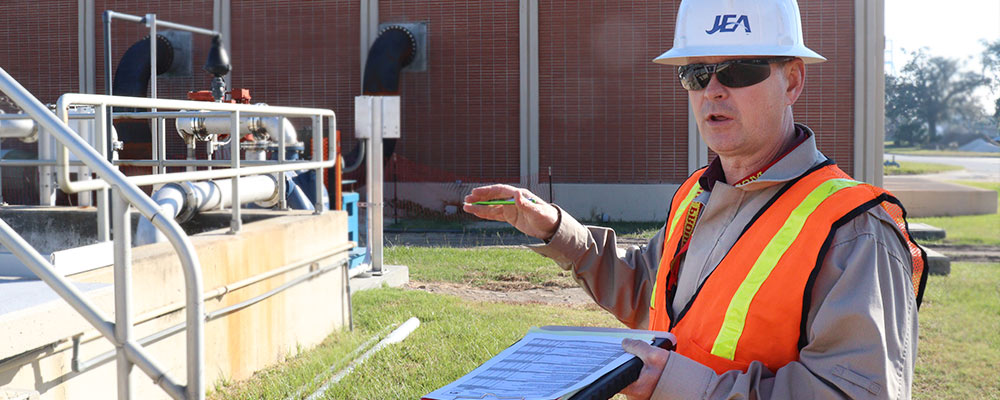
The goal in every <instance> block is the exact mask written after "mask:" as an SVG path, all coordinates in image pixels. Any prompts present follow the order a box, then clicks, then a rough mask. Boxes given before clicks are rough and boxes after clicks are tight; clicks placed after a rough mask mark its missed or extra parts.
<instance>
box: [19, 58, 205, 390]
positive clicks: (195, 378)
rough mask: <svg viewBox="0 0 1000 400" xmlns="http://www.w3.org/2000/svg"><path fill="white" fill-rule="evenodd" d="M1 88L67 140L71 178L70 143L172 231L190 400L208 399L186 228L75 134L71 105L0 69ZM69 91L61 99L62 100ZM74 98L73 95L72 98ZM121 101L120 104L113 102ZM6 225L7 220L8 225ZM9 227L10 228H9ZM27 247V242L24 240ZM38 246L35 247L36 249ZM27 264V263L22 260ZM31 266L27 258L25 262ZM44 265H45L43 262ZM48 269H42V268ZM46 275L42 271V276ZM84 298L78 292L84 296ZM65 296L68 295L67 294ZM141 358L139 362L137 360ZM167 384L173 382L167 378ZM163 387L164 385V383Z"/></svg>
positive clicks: (197, 289)
mask: <svg viewBox="0 0 1000 400" xmlns="http://www.w3.org/2000/svg"><path fill="white" fill-rule="evenodd" d="M0 91H3V92H4V93H5V94H7V96H8V97H9V98H10V99H11V100H13V101H14V103H15V104H17V105H18V106H19V107H21V109H22V110H24V111H25V112H26V113H27V114H29V115H31V116H32V118H34V119H35V120H36V121H37V122H38V123H39V124H40V125H41V126H42V127H44V128H45V129H47V130H48V131H49V132H50V133H51V136H53V137H54V138H55V139H57V140H58V142H59V143H60V144H61V151H60V152H58V153H59V155H60V156H61V158H60V159H59V161H60V164H62V165H63V168H62V172H63V173H65V174H66V175H67V176H68V168H65V166H66V161H67V159H68V157H67V147H68V148H69V149H70V150H72V151H73V154H75V155H76V156H77V157H78V158H79V159H80V160H82V161H83V162H84V163H85V164H87V166H88V167H90V168H91V169H92V170H94V172H96V173H97V175H98V176H100V177H101V178H102V180H94V181H103V180H106V181H110V182H112V183H114V185H115V186H118V188H117V190H120V191H121V195H122V196H123V197H125V199H127V200H128V201H129V203H131V204H133V205H135V206H136V209H138V210H139V212H140V213H142V215H144V216H146V217H147V218H151V219H153V220H154V221H153V222H154V225H156V226H157V227H159V228H160V229H162V230H165V231H167V236H168V239H169V240H170V242H171V244H172V245H173V247H174V248H175V249H176V250H177V253H178V257H179V258H180V262H181V266H182V270H183V271H184V283H185V291H186V292H185V297H186V299H187V300H188V304H190V306H189V307H188V313H187V318H188V327H189V328H188V342H187V343H188V346H187V347H188V348H187V361H188V363H187V367H188V369H187V372H188V374H187V375H188V376H187V378H188V380H187V387H186V389H187V394H188V397H189V398H192V399H204V397H205V383H204V380H203V379H202V378H203V376H202V367H203V366H204V336H203V334H204V325H203V324H202V319H201V318H202V316H203V313H204V303H203V302H202V301H201V292H202V280H201V274H200V271H201V266H200V265H199V263H198V259H197V257H196V255H195V254H196V253H195V252H194V247H193V246H192V245H191V242H190V240H189V239H188V237H187V235H186V234H185V233H184V231H183V230H181V228H180V226H179V225H177V223H176V222H174V221H173V220H166V219H164V218H163V217H161V216H158V215H157V214H158V212H159V210H158V207H157V206H156V204H155V203H153V201H152V200H151V199H150V198H149V197H147V196H146V194H145V193H144V192H143V191H142V190H141V189H139V187H138V186H136V185H135V184H132V183H130V182H129V181H128V180H127V179H126V178H125V176H124V175H123V174H122V173H121V172H120V171H118V170H117V169H116V168H115V167H114V166H112V165H111V164H109V163H108V162H107V161H105V160H104V158H103V157H102V156H101V155H100V154H98V153H97V152H96V151H95V150H94V149H93V148H91V147H90V146H89V145H88V144H87V143H85V142H84V141H83V140H82V139H81V138H80V137H79V136H77V135H76V134H75V133H73V131H72V130H70V129H69V127H68V126H66V123H65V122H64V121H67V120H68V119H67V117H68V115H67V114H68V112H67V109H66V108H64V107H61V108H60V110H59V118H57V117H56V116H55V115H53V114H52V113H51V112H49V110H48V108H46V107H45V105H43V104H42V103H41V102H40V101H38V99H37V98H35V97H34V96H32V95H31V94H30V92H28V90H27V89H25V88H24V87H23V86H21V84H20V83H18V82H17V81H16V80H14V78H12V77H11V76H10V74H8V73H7V71H6V70H4V69H3V68H0ZM86 96H98V97H100V98H113V97H111V96H100V95H86ZM65 97H66V95H63V97H61V98H60V100H62V99H63V98H65ZM71 98H72V96H71ZM99 104H104V103H102V102H97V103H96V104H94V105H99ZM109 105H117V104H109ZM4 225H6V224H4ZM8 228H9V227H8ZM11 244H12V246H7V247H8V249H10V250H12V251H14V250H15V249H16V247H15V246H13V244H14V243H11ZM18 244H20V245H22V246H27V243H18ZM32 250H34V249H32ZM34 256H36V257H38V258H40V256H38V253H37V252H34ZM22 262H25V261H24V260H22ZM25 263H26V264H27V262H25ZM42 265H44V264H42ZM39 269H42V268H39ZM33 272H35V273H36V275H38V274H39V272H41V273H42V274H45V273H46V272H48V273H49V274H54V273H53V272H51V271H33ZM39 276H41V275H39ZM60 278H61V277H60ZM46 282H47V283H49V285H50V286H51V285H54V284H58V283H62V284H64V285H65V284H66V283H65V282H62V281H56V282H55V283H50V282H48V281H46ZM70 289H73V290H75V288H72V287H70ZM70 293H73V292H70ZM78 297H79V296H77V298H78ZM64 298H65V297H64ZM78 312H80V313H81V314H85V315H86V314H88V313H94V311H93V309H88V308H84V306H80V309H79V310H78ZM97 315H98V314H93V315H92V318H94V319H93V321H91V322H92V324H94V325H95V326H101V329H103V330H104V331H102V333H106V335H105V336H107V337H109V338H111V339H112V340H113V338H114V335H113V333H114V332H112V330H111V329H110V327H109V326H105V325H100V324H102V323H103V324H108V322H107V320H105V319H100V320H98V319H96V316H97ZM134 352H138V353H137V354H140V355H141V350H138V349H137V350H135V351H134ZM133 361H134V362H135V360H133ZM136 364H137V365H139V366H140V368H142V369H143V371H145V372H146V373H147V374H151V373H152V372H155V371H152V370H150V369H149V368H148V367H149V366H152V364H149V363H139V362H136ZM163 382H165V384H166V383H172V382H169V380H163ZM161 386H162V385H161Z"/></svg>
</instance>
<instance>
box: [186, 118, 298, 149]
mask: <svg viewBox="0 0 1000 400" xmlns="http://www.w3.org/2000/svg"><path fill="white" fill-rule="evenodd" d="M281 121H284V122H281ZM279 124H280V125H279ZM174 125H175V126H176V127H177V133H179V134H180V135H181V137H196V138H199V139H204V138H207V137H208V136H210V135H228V134H230V132H231V129H230V120H229V118H227V117H182V118H177V119H175V120H174ZM281 125H284V128H285V144H286V145H288V146H291V145H294V144H298V143H299V137H298V133H297V132H296V131H295V126H294V125H292V123H291V121H289V120H288V119H287V118H282V117H242V118H240V135H254V137H256V138H258V139H267V138H270V137H271V136H276V135H277V134H278V132H280V130H281V129H280V127H281ZM275 141H277V139H275Z"/></svg>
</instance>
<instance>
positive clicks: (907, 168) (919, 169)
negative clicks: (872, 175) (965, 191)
mask: <svg viewBox="0 0 1000 400" xmlns="http://www.w3.org/2000/svg"><path fill="white" fill-rule="evenodd" d="M960 169H962V167H959V166H957V165H945V164H934V163H922V162H910V161H900V162H899V166H898V167H895V166H885V167H884V168H883V169H882V170H883V173H884V174H885V175H923V174H934V173H938V172H945V171H958V170H960Z"/></svg>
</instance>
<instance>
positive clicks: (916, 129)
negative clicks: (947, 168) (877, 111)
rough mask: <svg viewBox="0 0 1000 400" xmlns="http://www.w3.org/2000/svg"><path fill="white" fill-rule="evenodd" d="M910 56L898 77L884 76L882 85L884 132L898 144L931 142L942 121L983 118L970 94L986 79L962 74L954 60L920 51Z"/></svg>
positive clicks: (985, 82) (977, 75) (965, 72)
mask: <svg viewBox="0 0 1000 400" xmlns="http://www.w3.org/2000/svg"><path fill="white" fill-rule="evenodd" d="M912 54H913V58H912V59H911V60H910V61H909V62H907V63H906V65H905V66H904V67H903V69H902V71H900V74H899V75H898V76H891V75H890V76H887V77H886V83H885V96H886V99H885V102H886V109H885V114H886V130H887V131H888V133H889V134H890V135H892V136H895V137H896V144H897V145H904V144H909V145H916V144H927V143H930V142H931V140H932V139H934V138H935V137H936V136H937V134H938V126H939V125H940V124H941V123H942V122H946V121H953V120H955V119H956V118H960V119H964V120H968V121H975V120H978V119H980V118H982V108H981V107H980V106H979V105H978V104H977V103H976V100H975V97H974V96H973V91H975V90H976V88H979V87H981V86H984V85H987V84H989V82H990V80H989V79H987V78H986V77H985V76H983V75H982V74H977V73H975V72H971V71H961V70H960V68H959V60H956V59H951V58H945V57H931V56H929V55H927V54H926V53H925V52H924V50H923V49H921V50H918V51H916V52H914V53H912Z"/></svg>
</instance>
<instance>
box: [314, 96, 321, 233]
mask: <svg viewBox="0 0 1000 400" xmlns="http://www.w3.org/2000/svg"><path fill="white" fill-rule="evenodd" d="M312 124H313V137H312V139H313V145H312V148H313V157H312V158H313V161H316V162H320V161H323V118H320V117H319V116H313V117H312ZM315 184H316V185H315V189H316V191H315V193H316V211H315V212H314V214H322V213H323V168H316V179H315Z"/></svg>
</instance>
